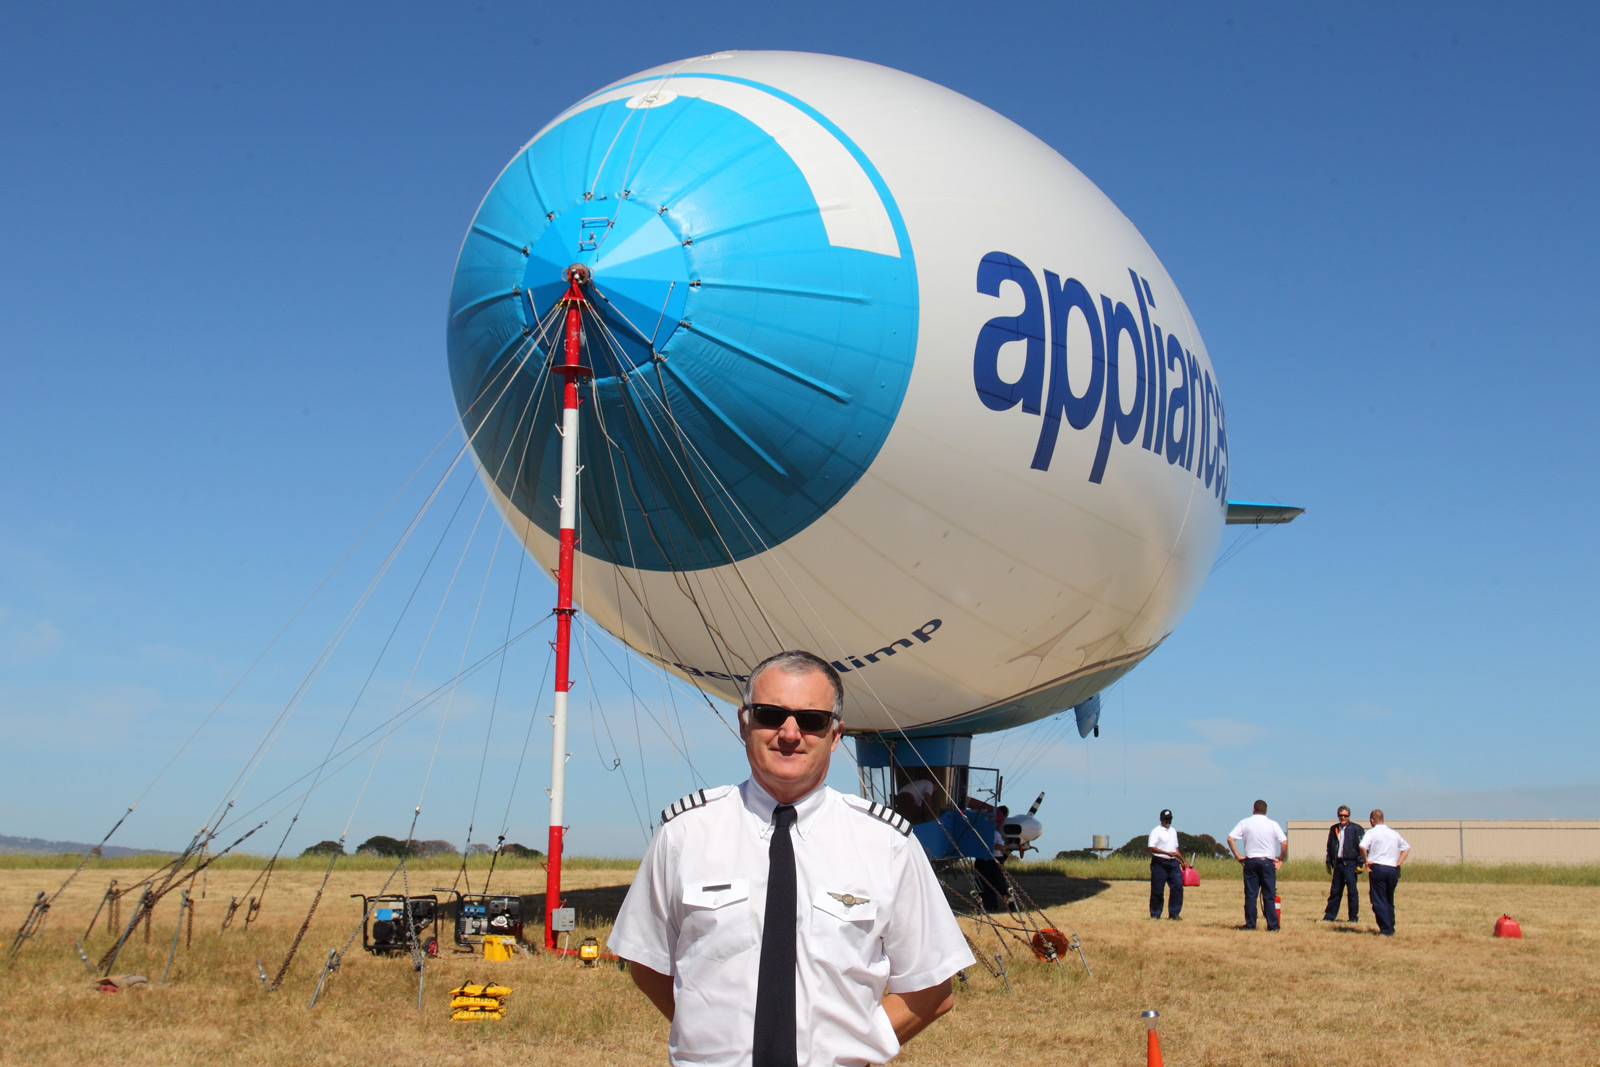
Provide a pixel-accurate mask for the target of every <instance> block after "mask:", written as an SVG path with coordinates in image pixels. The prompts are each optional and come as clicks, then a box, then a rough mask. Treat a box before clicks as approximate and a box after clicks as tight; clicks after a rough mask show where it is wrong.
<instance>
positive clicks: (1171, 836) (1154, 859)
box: [1150, 808, 1184, 919]
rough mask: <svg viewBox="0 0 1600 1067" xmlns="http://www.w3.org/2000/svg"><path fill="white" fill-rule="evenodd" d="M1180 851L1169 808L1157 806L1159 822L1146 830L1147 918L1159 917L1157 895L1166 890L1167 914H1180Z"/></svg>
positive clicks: (1181, 870)
mask: <svg viewBox="0 0 1600 1067" xmlns="http://www.w3.org/2000/svg"><path fill="white" fill-rule="evenodd" d="M1183 866H1184V864H1183V853H1182V852H1181V851H1179V849H1178V831H1176V830H1174V829H1173V828H1172V809H1170V808H1162V809H1161V824H1160V825H1159V826H1157V827H1156V828H1155V829H1154V830H1151V831H1150V918H1152V919H1159V918H1161V895H1162V890H1163V889H1168V888H1169V887H1170V891H1169V892H1168V893H1167V918H1169V919H1178V918H1182V916H1180V915H1179V914H1178V913H1179V912H1181V911H1183Z"/></svg>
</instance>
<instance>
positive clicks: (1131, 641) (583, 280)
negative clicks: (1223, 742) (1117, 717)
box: [447, 52, 1299, 854]
mask: <svg viewBox="0 0 1600 1067" xmlns="http://www.w3.org/2000/svg"><path fill="white" fill-rule="evenodd" d="M447 339H448V353H449V368H450V380H451V386H452V388H453V390H454V396H455V401H456V405H457V408H458V410H459V412H460V415H461V422H462V429H463V432H464V434H465V435H466V437H467V439H468V440H469V441H470V443H471V451H472V453H473V455H474V457H475V460H476V462H477V464H478V468H479V471H480V473H481V476H482V480H483V482H484V483H485V484H486V485H487V486H488V488H489V491H490V493H491V494H492V496H493V498H494V500H495V502H496V504H497V505H498V507H499V509H500V511H501V512H502V513H503V515H504V517H505V519H506V521H507V522H508V523H509V524H510V527H511V528H512V529H513V530H514V531H515V532H516V534H517V535H518V536H519V537H520V538H521V540H522V542H523V544H524V545H525V546H526V549H527V551H528V552H529V553H530V554H531V555H532V556H533V557H534V558H535V559H536V560H537V561H538V562H539V563H540V564H542V565H544V566H546V567H547V568H549V569H550V570H552V571H555V572H558V573H561V572H563V571H564V573H565V575H566V576H567V577H566V578H565V579H564V581H566V582H567V583H569V584H568V585H566V587H565V588H563V590H562V592H561V594H560V596H561V603H560V604H558V607H557V611H558V621H560V622H562V623H566V622H569V621H570V618H571V615H572V614H573V613H575V612H577V611H580V610H581V611H582V612H584V613H585V614H586V615H587V616H588V618H589V619H591V620H593V621H594V622H595V623H598V624H599V625H600V626H602V627H604V628H605V629H606V630H607V631H609V632H610V633H611V634H613V635H615V636H616V637H617V638H618V639H619V640H621V641H622V642H624V643H625V644H626V645H628V646H629V647H630V648H631V649H633V650H634V651H635V652H636V653H637V654H638V655H640V656H642V657H644V658H646V659H648V660H649V661H651V662H652V663H654V664H656V665H658V666H659V667H660V669H662V670H664V671H667V672H670V673H672V674H674V675H676V676H678V677H680V678H682V679H684V680H686V681H688V682H690V683H691V684H693V685H695V686H697V687H699V688H700V689H701V690H703V691H705V692H706V693H707V694H709V695H712V696H715V697H718V698H722V699H726V700H729V701H732V702H735V703H737V702H739V700H740V686H741V683H742V682H743V681H744V679H745V678H746V677H747V675H748V672H749V670H750V668H751V667H752V666H753V665H754V664H755V663H757V662H759V661H760V660H761V659H763V658H765V657H766V656H767V655H769V654H770V653H772V652H774V651H776V650H778V649H782V648H794V647H799V648H805V649H809V650H811V651H814V652H817V653H819V654H821V655H823V656H824V657H825V658H827V659H829V660H831V661H832V663H833V665H834V667H835V668H837V669H838V671H839V672H840V675H841V676H842V678H843V680H844V686H845V690H846V710H845V722H846V729H847V731H848V732H849V733H850V734H851V735H853V736H854V738H855V746H856V748H855V755H856V758H857V761H858V762H859V764H860V767H861V775H862V784H863V789H864V790H866V791H867V792H868V794H869V795H873V796H875V797H876V798H877V799H879V800H881V801H883V802H884V803H886V804H894V805H895V806H896V808H897V810H901V811H902V812H903V813H904V814H906V815H907V816H908V817H910V818H911V819H912V821H913V822H914V823H916V824H918V826H919V829H920V828H921V827H926V826H932V827H934V828H935V829H934V830H933V831H932V832H930V833H929V834H928V835H927V836H923V835H922V834H920V833H919V836H923V840H924V843H925V844H928V845H929V846H930V851H935V850H937V849H939V848H945V847H949V848H955V849H957V850H960V849H962V848H966V849H967V850H968V854H977V853H976V852H973V851H971V850H972V848H973V841H974V840H977V841H978V842H979V843H978V845H977V847H978V848H981V849H982V850H983V854H987V848H988V845H987V843H985V842H982V840H981V839H982V838H983V837H984V833H978V834H976V835H975V837H974V836H973V835H971V834H970V833H968V837H967V839H966V841H965V844H964V845H963V844H962V842H961V841H960V840H959V839H960V838H961V837H962V834H963V833H966V832H968V831H970V829H971V823H970V820H968V819H966V817H965V816H963V817H962V818H961V822H962V824H963V826H964V827H965V828H966V829H965V830H963V829H962V828H960V827H957V828H956V829H955V830H952V828H951V825H949V823H948V819H947V820H946V822H945V823H941V822H940V820H941V818H945V817H946V816H947V815H948V813H949V812H950V810H951V809H952V808H961V807H963V806H966V805H967V804H968V803H969V802H970V801H972V800H974V794H975V789H974V788H973V785H972V778H971V775H972V772H973V769H972V768H971V767H970V752H971V739H972V737H973V736H974V735H976V734H981V733H986V732H990V731H997V730H1005V729H1009V728H1012V727H1016V726H1020V725H1022V724H1025V723H1028V722H1032V721H1035V720H1038V719H1040V718H1043V717H1046V716H1051V715H1056V714H1060V713H1064V712H1067V711H1075V712H1076V714H1077V717H1078V725H1079V728H1080V732H1081V733H1083V734H1085V735H1087V734H1088V733H1090V732H1091V731H1093V730H1094V728H1095V720H1096V717H1097V716H1098V699H1097V697H1098V694H1099V693H1101V692H1102V691H1103V690H1104V689H1105V688H1106V687H1107V686H1109V685H1111V684H1112V683H1114V682H1115V681H1117V679H1119V678H1121V677H1122V676H1123V675H1125V674H1126V673H1127V672H1128V671H1130V670H1132V669H1133V668H1134V667H1136V666H1137V665H1138V664H1139V663H1140V662H1141V661H1142V660H1144V659H1145V658H1146V657H1147V656H1149V655H1150V654H1151V653H1152V652H1153V651H1154V650H1155V649H1156V648H1158V647H1159V646H1160V645H1161V643H1162V642H1163V641H1164V640H1165V639H1166V638H1167V636H1168V635H1169V634H1171V633H1172V632H1173V629H1174V627H1175V626H1176V625H1177V624H1178V621H1179V620H1180V619H1181V618H1182V617H1183V615H1184V613H1185V612H1186V611H1187V609H1188V608H1189V606H1190V605H1191V604H1192V603H1193V602H1194V599H1195V596H1196V594H1197V593H1198V592H1199V590H1200V587H1201V585H1202V583H1203V582H1204V580H1205V578H1206V576H1207V574H1208V572H1209V570H1210V569H1211V566H1212V563H1213V561H1214V560H1215V558H1216V555H1217V550H1218V546H1219V542H1220V540H1221V537H1222V533H1223V527H1224V525H1225V524H1226V523H1228V522H1230V521H1244V522H1258V523H1259V522H1282V521H1287V519H1289V518H1292V517H1293V515H1294V514H1296V513H1298V510H1299V509H1293V508H1278V507H1275V506H1271V505H1249V504H1238V503H1233V504H1230V501H1229V499H1228V484H1229V478H1230V472H1231V449H1230V441H1229V436H1228V424H1227V409H1226V406H1225V404H1224V401H1223V396H1222V391H1221V385H1220V380H1219V378H1218V375H1217V373H1216V371H1215V369H1214V368H1213V366H1212V362H1211V358H1210V356H1209V354H1208V353H1207V350H1206V346H1205V343H1204V341H1203V340H1202V338H1201V334H1200V331H1199V329H1198V327H1197V326H1196V324H1195V321H1194V318H1193V316H1192V315H1191V314H1190V311H1189V308H1188V307H1187V306H1186V305H1185V304H1184V301H1183V297H1182V296H1181V295H1179V292H1178V289H1177V287H1176V285H1175V284H1174V283H1173V280H1172V278H1171V276H1170V275H1169V274H1168V273H1167V271H1166V269H1165V268H1164V267H1163V266H1162V265H1161V261H1160V260H1159V259H1158V258H1157V257H1156V254H1155V253H1154V252H1153V251H1152V250H1151V248H1150V245H1149V244H1148V243H1147V242H1146V241H1145V239H1144V237H1143V236H1141V234H1140V233H1139V231H1138V229H1136V228H1135V227H1134V225H1133V223H1131V222H1130V221H1129V220H1128V219H1127V218H1126V217H1125V216H1124V215H1123V214H1122V212H1121V211H1119V210H1118V209H1117V207H1116V206H1115V205H1114V204H1113V203H1112V202H1111V201H1110V200H1109V199H1108V198H1107V197H1106V195H1105V194H1104V193H1102V192H1101V191H1100V190H1099V189H1098V188H1096V186H1095V185H1094V184H1093V183H1092V182H1090V181H1089V180H1088V179H1087V178H1086V177H1085V176H1084V175H1083V174H1082V173H1080V172H1079V171H1078V170H1077V169H1076V168H1075V167H1074V166H1073V165H1072V164H1071V163H1069V162H1068V161H1067V160H1066V159H1064V158H1063V157H1062V156H1061V155H1060V154H1059V153H1058V152H1056V151H1055V150H1054V149H1053V148H1051V147H1050V146H1049V145H1047V144H1045V143H1044V142H1042V141H1041V140H1039V139H1038V138H1036V137H1034V136H1033V135H1032V134H1030V133H1028V132H1027V131H1026V130H1024V129H1022V128H1021V127H1019V126H1017V125H1016V124H1015V123H1013V122H1011V121H1009V120H1008V119H1006V118H1004V117H1003V116H1001V115H999V114H997V113H996V112H994V111H992V110H990V109H989V108H987V107H984V106H983V105H981V104H978V103H976V102H975V101H973V100H970V99H968V98H966V97H964V96H962V95H960V94H959V93H956V92H953V91H951V90H949V89H946V88H943V87H941V86H939V85H936V84H934V83H932V82H929V81H926V80H923V79H921V78H918V77H915V76H912V75H910V74H906V73H902V72H900V71H896V70H892V69H889V68H886V67H882V66H877V65H874V64H871V63H866V62H860V61H856V60H851V59H844V58H838V57H831V56H821V55H811V54H802V53H789V52H721V53H716V54H713V55H706V56H700V57H697V58H693V59H687V60H683V61H681V62H674V63H669V64H666V65H663V66H660V67H656V68H653V69H651V70H647V71H643V72H641V73H639V74H635V75H633V76H631V77H627V78H623V79H621V80H620V81H616V82H613V83H612V84H611V85H608V86H606V87H604V88H601V89H599V90H597V91H595V92H593V93H591V94H589V95H588V96H585V97H584V98H582V99H581V100H578V101H577V102H576V103H574V104H572V106H570V107H569V108H567V109H566V110H565V111H563V112H561V113H560V114H558V115H556V116H555V117H554V118H552V119H551V120H550V121H549V122H548V123H547V124H546V125H545V126H544V127H543V129H541V130H539V131H538V132H537V133H536V134H535V135H534V136H533V138H532V139H531V140H530V141H529V142H528V143H527V145H526V146H524V147H523V148H522V150H521V151H519V152H517V153H516V155H515V156H514V157H513V158H512V159H511V161H510V162H509V163H507V164H506V166H505V169H504V170H503V171H502V172H501V173H500V174H499V176H498V178H496V179H495V181H494V182H493V184H492V185H491V186H490V188H489V190H488V192H487V194H486V195H485V196H484V198H483V201H482V203H481V204H480V205H479V207H478V210H477V212H476V214H475V216H474V217H473V218H472V221H471V224H470V226H469V227H468V229H467V232H466V236H465V239H464V241H463V243H462V246H461V250H460V254H459V259H458V262H457V266H456V271H455V275H454V279H453V283H452V288H451V292H450V302H449V311H448V330H447ZM564 669H565V668H564V667H562V670H564ZM563 684H564V683H563V682H562V681H561V680H560V679H559V678H558V681H557V688H558V697H559V691H560V690H561V687H562V685H563ZM559 729H560V727H559V726H558V730H559ZM560 744H561V739H560V737H559V734H558V738H557V749H558V750H559V749H560ZM556 773H559V771H558V770H557V771H556ZM917 783H930V785H919V784H917ZM989 799H990V800H991V801H997V800H998V796H997V795H993V796H991V797H990V798H989ZM1030 815H1031V813H1030ZM558 824H559V819H558V817H557V815H556V814H554V813H553V814H552V826H553V831H552V832H553V833H554V832H555V830H554V828H555V827H556V826H557V825H558ZM1034 832H1037V831H1036V829H1035V831H1034ZM941 839H942V841H943V842H944V843H943V844H940V841H941ZM556 844H557V845H558V844H559V842H556Z"/></svg>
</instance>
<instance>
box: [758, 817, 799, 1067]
mask: <svg viewBox="0 0 1600 1067" xmlns="http://www.w3.org/2000/svg"><path fill="white" fill-rule="evenodd" d="M794 817H795V815H794V805H793V804H780V805H778V807H777V808H776V810H774V811H773V813H772V824H773V830H772V843H771V844H770V845H769V846H767V913H766V919H765V920H764V923H763V926H762V931H761V973H760V977H759V978H758V979H757V980H756V1033H755V1045H754V1048H753V1050H752V1055H751V1059H750V1062H751V1063H752V1064H753V1065H754V1067H796V1054H795V1047H794V1037H795V1023H794V943H795V888H794V842H793V841H792V840H790V838H789V827H791V826H793V825H794Z"/></svg>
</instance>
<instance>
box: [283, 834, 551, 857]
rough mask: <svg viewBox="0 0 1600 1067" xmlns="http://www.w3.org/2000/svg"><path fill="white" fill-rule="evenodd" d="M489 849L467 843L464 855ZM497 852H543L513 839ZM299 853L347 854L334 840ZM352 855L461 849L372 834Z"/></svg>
mask: <svg viewBox="0 0 1600 1067" xmlns="http://www.w3.org/2000/svg"><path fill="white" fill-rule="evenodd" d="M493 852H494V846H493V845H485V844H481V843H480V844H474V845H468V846H467V855H469V856H488V855H490V854H492V853H493ZM500 854H501V855H502V856H510V857H513V858H515V859H534V858H536V857H539V856H543V855H544V853H543V852H540V851H539V850H538V849H536V848H529V847H527V846H526V845H519V844H517V843H516V842H512V843H511V844H509V845H502V846H501V847H500ZM300 855H301V856H335V855H337V856H343V855H347V853H346V852H345V850H344V846H343V845H341V844H340V843H339V842H337V841H318V842H317V843H316V844H314V845H312V846H311V847H310V848H308V849H306V850H305V851H304V852H302V853H300ZM355 855H357V856H387V857H388V858H390V859H399V858H400V857H402V856H404V857H406V858H408V859H409V858H412V857H419V858H421V857H428V856H459V855H461V850H460V849H458V848H456V846H455V845H454V843H452V842H450V841H441V840H433V841H418V840H417V839H416V838H411V839H409V840H406V841H401V840H400V839H399V838H395V837H390V836H388V835H387V834H375V835H374V836H372V837H369V838H367V839H366V840H365V841H363V842H361V844H359V845H357V846H356V850H355Z"/></svg>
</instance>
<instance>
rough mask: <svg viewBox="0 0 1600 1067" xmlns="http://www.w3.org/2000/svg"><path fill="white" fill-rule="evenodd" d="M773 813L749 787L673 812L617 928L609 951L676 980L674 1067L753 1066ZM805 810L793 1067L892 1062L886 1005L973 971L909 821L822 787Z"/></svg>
mask: <svg viewBox="0 0 1600 1067" xmlns="http://www.w3.org/2000/svg"><path fill="white" fill-rule="evenodd" d="M776 806H777V802H776V801H775V800H773V798H772V797H771V795H769V794H768V793H767V791H766V790H764V789H762V788H761V786H759V785H758V784H756V782H755V781H754V780H747V781H746V782H744V783H743V784H742V785H740V786H737V787H734V786H721V787H719V788H716V789H705V790H701V791H700V792H698V793H695V794H691V796H689V797H686V798H684V800H682V801H679V802H678V803H677V804H674V805H673V807H672V808H669V809H668V810H667V811H666V812H664V813H663V817H664V821H663V822H662V824H661V826H660V827H658V828H657V830H656V833H655V836H654V837H653V838H652V839H651V841H650V847H649V849H648V851H646V853H645V857H644V861H643V863H641V864H640V866H639V873H638V874H637V875H636V876H635V877H634V880H633V885H632V886H631V887H630V888H629V889H628V896H627V899H626V900H624V901H623V904H622V910H621V911H620V912H619V913H618V915H617V923H616V927H615V928H614V929H613V931H612V934H611V940H610V945H609V948H610V950H611V951H612V952H614V953H616V954H617V955H618V956H620V957H622V958H623V959H626V960H631V961H633V962H635V963H640V964H643V965H644V966H646V967H648V968H650V969H651V970H653V971H658V972H660V973H662V974H670V975H672V979H673V981H672V989H673V996H674V998H675V1001H676V1004H675V1010H674V1015H673V1020H672V1033H671V1036H670V1037H669V1038H668V1043H667V1060H668V1062H669V1063H672V1064H689V1063H693V1064H696V1065H706V1067H722V1065H727V1067H734V1065H744V1064H749V1063H750V1056H751V1044H752V1041H753V1036H754V1030H755V1004H756V984H757V978H758V974H759V969H760V961H761V951H760V945H761V935H762V930H763V928H764V926H765V919H766V916H765V914H764V912H765V910H766V901H767V849H768V846H769V844H770V840H771V834H772V811H773V809H774V808H775V807H776ZM795 809H796V812H795V814H796V822H795V827H794V830H793V831H792V834H793V840H794V854H795V879H796V905H797V909H798V912H799V914H797V915H796V916H795V919H796V922H797V930H798V938H799V940H798V945H797V952H796V983H795V998H796V1004H795V1021H796V1029H797V1032H796V1035H795V1040H796V1050H797V1052H798V1057H799V1062H800V1063H801V1064H830V1065H831V1064H867V1063H887V1062H888V1061H889V1060H890V1059H892V1058H893V1057H894V1056H895V1055H896V1054H897V1053H898V1052H899V1051H900V1042H899V1041H898V1040H897V1039H896V1037H895V1035H894V1027H893V1026H891V1025H890V1022H889V1016H888V1014H887V1013H886V1012H885V1011H884V1010H883V1008H882V1006H881V1005H880V1003H879V1002H880V1001H881V1000H882V999H883V995H884V993H885V992H891V993H909V992H914V991H916V990H919V989H927V988H928V987H930V986H934V985H937V984H939V983H940V982H943V981H945V980H946V979H948V978H949V977H950V976H951V975H953V974H955V973H956V972H957V971H959V970H961V969H963V968H965V967H969V966H971V965H972V964H973V963H974V962H975V961H974V959H973V957H972V953H971V951H970V950H969V949H968V948H967V943H966V939H965V938H964V937H963V936H962V933H961V929H960V927H958V926H957V925H956V921H955V917H954V916H953V915H951V913H950V907H949V905H948V904H946V903H945V898H944V892H943V890H942V889H941V888H940V887H939V883H938V880H937V879H936V878H935V877H934V875H933V869H932V868H931V867H930V866H929V865H928V858H927V855H926V853H924V852H923V850H922V845H921V844H920V843H919V842H918V841H917V839H916V838H915V837H912V836H910V833H909V831H910V825H909V824H908V823H906V821H905V820H904V819H902V818H900V817H899V816H898V815H895V814H894V813H893V812H892V811H889V810H888V809H885V808H883V807H881V806H880V805H876V804H869V802H867V801H865V800H862V799H861V798H859V797H847V796H844V795H843V794H841V793H837V792H835V791H834V790H832V789H829V788H827V787H826V786H823V787H821V788H819V789H817V790H816V791H814V792H812V793H811V794H809V795H808V796H806V797H805V798H804V799H802V800H800V801H799V802H798V803H797V804H796V805H795Z"/></svg>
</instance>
